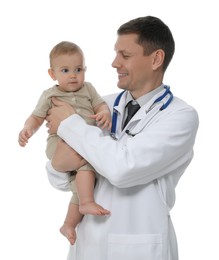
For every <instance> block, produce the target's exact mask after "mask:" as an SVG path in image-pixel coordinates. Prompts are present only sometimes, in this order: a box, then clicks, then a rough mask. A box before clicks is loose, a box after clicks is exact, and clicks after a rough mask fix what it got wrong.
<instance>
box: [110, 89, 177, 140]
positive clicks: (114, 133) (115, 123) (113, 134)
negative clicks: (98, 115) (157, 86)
mask: <svg viewBox="0 0 219 260" xmlns="http://www.w3.org/2000/svg"><path fill="white" fill-rule="evenodd" d="M164 88H165V89H166V90H165V92H164V93H163V94H162V95H161V96H160V97H158V98H157V99H156V100H155V101H154V102H153V104H152V105H151V106H150V109H149V110H151V109H152V108H153V107H154V104H156V103H158V102H160V101H162V100H163V99H164V98H165V97H166V96H167V95H169V98H168V100H167V101H166V102H165V103H164V104H163V105H162V106H161V107H160V109H159V110H160V111H162V110H164V109H166V108H167V107H168V106H169V104H170V102H171V101H172V99H173V94H172V92H171V91H170V87H169V86H166V85H164ZM125 91H126V90H124V91H122V92H121V93H119V95H118V96H117V97H116V99H115V101H114V104H113V115H112V127H111V133H110V136H111V137H112V138H113V139H117V138H116V125H117V117H118V113H117V111H116V110H115V109H114V107H116V106H118V105H119V102H120V99H121V97H122V95H123V94H124V92H125ZM126 133H127V134H128V135H132V134H130V131H129V130H126Z"/></svg>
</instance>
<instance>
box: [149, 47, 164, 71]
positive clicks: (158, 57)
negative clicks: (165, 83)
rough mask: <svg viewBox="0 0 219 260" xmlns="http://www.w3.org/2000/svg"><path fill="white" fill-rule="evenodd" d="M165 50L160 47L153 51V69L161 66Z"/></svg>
mask: <svg viewBox="0 0 219 260" xmlns="http://www.w3.org/2000/svg"><path fill="white" fill-rule="evenodd" d="M164 57H165V52H164V51H163V50H162V49H158V50H156V51H155V52H154V60H153V67H152V68H153V70H157V69H158V68H160V67H162V65H163V62H164Z"/></svg>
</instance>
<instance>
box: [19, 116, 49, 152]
mask: <svg viewBox="0 0 219 260" xmlns="http://www.w3.org/2000/svg"><path fill="white" fill-rule="evenodd" d="M43 122H44V118H42V117H38V116H34V115H30V116H29V117H28V118H27V120H26V121H25V123H24V127H23V129H22V130H21V131H20V133H19V136H18V143H19V144H20V146H22V147H24V146H25V145H26V144H27V143H28V139H29V138H30V137H31V136H32V135H33V134H34V133H35V132H36V131H37V130H38V129H39V127H40V126H41V125H42V124H43Z"/></svg>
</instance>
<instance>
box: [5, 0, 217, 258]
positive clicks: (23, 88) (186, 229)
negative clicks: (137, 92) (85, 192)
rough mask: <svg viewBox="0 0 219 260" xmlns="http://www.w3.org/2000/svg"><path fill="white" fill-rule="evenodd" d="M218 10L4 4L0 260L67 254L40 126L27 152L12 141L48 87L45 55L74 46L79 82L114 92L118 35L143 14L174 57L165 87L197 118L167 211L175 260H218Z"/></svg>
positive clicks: (63, 1)
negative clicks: (82, 76) (62, 45)
mask: <svg viewBox="0 0 219 260" xmlns="http://www.w3.org/2000/svg"><path fill="white" fill-rule="evenodd" d="M216 4H217V1H216V0H215V1H212V0H208V1H201V0H200V1H198V0H197V1H192V0H184V1H176V0H173V1H171V0H169V1H167V0H166V1H164V0H160V1H158V0H157V1H152V0H151V1H147V0H144V1H143V0H142V1H141V0H136V1H133V0H118V1H115V2H113V1H104V0H99V1H98V0H92V1H90V0H87V1H83V0H78V1H73V0H60V1H57V0H45V1H31V0H20V1H16V0H12V1H10V0H8V1H1V3H0V35H1V40H0V51H1V54H0V73H1V74H0V76H1V92H0V93H1V101H0V113H1V128H0V131H1V132H0V136H1V179H0V180H1V182H0V183H1V185H0V212H1V213H0V259H2V260H3V259H4V260H12V259H22V260H30V259H31V260H39V259H41V260H50V259H52V260H62V259H65V258H66V255H67V251H68V242H67V240H65V238H64V237H62V236H61V235H60V234H59V231H58V230H59V227H60V226H61V224H62V221H63V220H64V217H65V213H66V210H67V205H68V201H69V199H70V196H71V194H70V193H64V192H59V191H57V190H55V189H53V188H52V187H51V186H50V185H49V183H48V180H47V176H46V171H45V162H46V157H45V154H44V150H45V145H46V136H47V132H46V131H47V130H46V127H45V126H42V128H41V129H40V130H39V132H38V133H37V134H36V135H35V136H34V137H33V138H32V139H31V140H30V142H29V144H28V145H27V147H26V148H21V147H19V146H18V143H17V139H18V138H17V137H18V132H19V131H20V129H21V128H22V126H23V123H24V120H25V119H26V117H27V116H29V114H30V113H31V111H32V109H33V108H34V106H35V103H36V101H37V100H38V97H39V95H40V94H41V92H42V91H43V90H44V89H45V88H48V87H50V86H52V84H53V81H52V80H51V79H50V78H49V76H48V74H47V69H48V66H49V59H48V55H49V52H50V50H51V48H52V47H53V46H54V45H55V44H57V43H58V42H60V41H62V40H69V41H73V42H76V43H77V44H79V45H80V46H81V47H82V49H83V50H84V53H85V56H86V63H87V67H88V71H87V74H86V80H87V81H90V82H92V83H93V85H94V86H95V87H96V88H97V90H98V91H99V93H100V94H101V95H105V94H109V93H112V92H115V91H118V89H117V87H116V82H117V76H116V72H115V71H114V69H112V68H111V62H112V60H113V58H114V50H113V48H114V42H115V39H116V30H117V28H118V27H119V26H120V25H121V24H122V23H124V22H126V21H128V20H130V19H132V18H136V17H138V16H145V15H154V16H158V17H160V18H161V19H162V20H163V21H164V22H165V23H167V24H168V26H169V27H170V29H171V30H172V33H173V35H174V38H175V41H176V53H175V56H174V58H173V61H172V63H171V65H170V67H169V68H168V70H167V73H166V77H165V80H164V83H166V84H168V85H170V86H171V89H172V91H173V93H174V94H175V95H176V96H179V97H181V98H182V99H184V100H185V101H187V102H188V103H190V104H191V105H193V106H194V107H195V108H196V109H197V111H198V113H199V117H200V128H199V132H198V135H197V139H196V144H195V157H194V160H193V161H192V163H191V165H190V166H189V168H188V169H187V171H186V173H185V174H184V176H183V177H182V179H181V181H180V182H179V184H178V186H177V189H176V192H177V197H176V205H175V207H174V208H173V210H172V220H173V223H174V226H175V229H176V233H177V237H178V243H179V254H180V260H194V259H199V260H202V259H203V260H204V259H205V260H206V259H219V251H218V233H219V228H218V219H219V213H218V205H219V203H218V199H219V188H218V186H219V185H218V175H219V170H218V169H219V167H218V149H217V148H218V145H219V143H218V133H219V129H218V118H219V117H218V104H217V103H218V98H217V94H216V93H217V89H218V74H219V67H218V60H219V55H218V53H219V52H218V48H219V39H218V24H219V19H218V11H217V10H218V8H216ZM103 260H104V259H103Z"/></svg>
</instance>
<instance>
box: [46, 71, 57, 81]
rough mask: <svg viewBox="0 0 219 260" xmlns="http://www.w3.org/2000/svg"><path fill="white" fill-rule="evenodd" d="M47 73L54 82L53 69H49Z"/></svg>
mask: <svg viewBox="0 0 219 260" xmlns="http://www.w3.org/2000/svg"><path fill="white" fill-rule="evenodd" d="M48 73H49V76H50V77H51V78H52V79H53V80H56V76H55V73H54V71H53V69H51V68H49V69H48Z"/></svg>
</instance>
